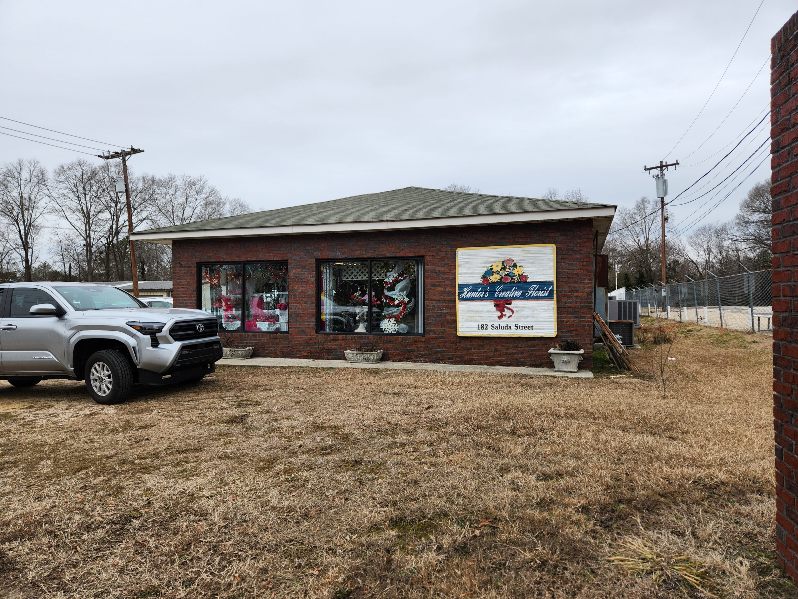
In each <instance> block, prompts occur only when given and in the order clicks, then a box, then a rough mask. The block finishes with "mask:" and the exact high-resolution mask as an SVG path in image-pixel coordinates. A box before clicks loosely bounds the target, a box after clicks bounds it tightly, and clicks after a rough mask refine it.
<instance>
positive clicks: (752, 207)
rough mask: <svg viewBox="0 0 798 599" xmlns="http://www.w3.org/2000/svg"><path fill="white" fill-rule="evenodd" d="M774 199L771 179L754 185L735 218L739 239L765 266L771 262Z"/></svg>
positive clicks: (736, 233)
mask: <svg viewBox="0 0 798 599" xmlns="http://www.w3.org/2000/svg"><path fill="white" fill-rule="evenodd" d="M772 216H773V199H772V198H771V197H770V179H768V180H767V181H762V182H761V183H757V184H756V185H754V186H753V187H752V188H751V189H750V190H749V191H748V195H747V196H746V197H745V199H744V200H743V201H742V202H741V203H740V212H739V213H738V214H737V218H736V219H735V225H736V232H735V235H736V237H737V239H739V240H740V242H742V243H743V244H744V245H745V246H746V249H748V251H749V252H750V253H751V254H753V255H754V256H756V257H757V259H758V260H757V261H758V262H761V263H762V264H763V265H764V266H767V265H768V264H769V263H770V241H771V217H772Z"/></svg>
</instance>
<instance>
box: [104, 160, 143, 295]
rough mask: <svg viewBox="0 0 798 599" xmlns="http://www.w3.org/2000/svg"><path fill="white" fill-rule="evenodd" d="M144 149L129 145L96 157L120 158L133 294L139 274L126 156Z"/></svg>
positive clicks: (137, 293)
mask: <svg viewBox="0 0 798 599" xmlns="http://www.w3.org/2000/svg"><path fill="white" fill-rule="evenodd" d="M143 151H144V150H139V149H137V148H134V147H133V146H130V149H129V150H119V151H118V152H106V153H105V154H99V155H98V156H97V158H102V159H103V160H114V159H116V158H121V159H122V177H123V178H124V180H125V205H126V207H127V238H128V241H129V242H130V275H131V280H132V282H133V295H134V296H135V297H138V296H139V275H138V270H137V269H138V266H137V265H136V245H135V243H134V242H133V206H132V205H131V203H130V180H129V179H128V176H127V158H128V156H133V155H134V154H141V153H142V152H143Z"/></svg>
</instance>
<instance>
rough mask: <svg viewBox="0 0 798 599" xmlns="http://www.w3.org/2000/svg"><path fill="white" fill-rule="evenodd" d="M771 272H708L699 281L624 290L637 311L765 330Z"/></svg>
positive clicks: (769, 317)
mask: <svg viewBox="0 0 798 599" xmlns="http://www.w3.org/2000/svg"><path fill="white" fill-rule="evenodd" d="M770 286H771V271H769V270H759V271H756V272H742V273H739V274H736V275H730V276H726V277H716V276H714V275H711V274H710V275H708V276H707V277H706V278H705V279H703V280H699V281H692V280H691V281H687V282H685V283H670V284H668V285H664V286H663V285H659V286H655V285H652V286H650V287H643V288H641V289H627V290H626V299H627V300H635V301H638V302H640V314H641V315H644V316H655V317H659V318H670V319H672V320H678V321H680V322H697V323H699V324H705V325H708V326H713V327H725V328H728V329H736V330H739V331H769V330H771V328H772V325H773V310H772V304H771V301H772V295H771V288H770Z"/></svg>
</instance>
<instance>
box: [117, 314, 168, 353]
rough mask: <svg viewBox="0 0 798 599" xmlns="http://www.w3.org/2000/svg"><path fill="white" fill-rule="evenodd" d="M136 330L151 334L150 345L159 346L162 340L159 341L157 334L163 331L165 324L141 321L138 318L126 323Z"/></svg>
mask: <svg viewBox="0 0 798 599" xmlns="http://www.w3.org/2000/svg"><path fill="white" fill-rule="evenodd" d="M125 324H126V325H127V326H129V327H130V328H131V329H133V330H134V331H137V332H139V333H141V334H142V335H149V336H150V345H152V347H158V346H159V345H160V342H159V341H158V337H156V335H157V334H158V333H160V332H161V331H163V327H164V324H165V323H163V322H139V321H137V320H132V321H130V322H126V323H125Z"/></svg>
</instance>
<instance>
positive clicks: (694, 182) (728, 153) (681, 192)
mask: <svg viewBox="0 0 798 599" xmlns="http://www.w3.org/2000/svg"><path fill="white" fill-rule="evenodd" d="M769 114H770V110H768V111H767V113H766V114H765V115H764V116H763V117H762V118H761V119H760V120H759V122H758V123H757V124H756V125H754V127H752V128H751V129H749V130H748V131H747V132H746V133H745V135H743V136H742V138H740V140H739V141H738V142H737V144H735V146H734V147H733V148H732V149H731V150H729V151H728V152H727V153H726V154H725V155H724V156H723V158H721V159H720V160H718V161H717V162H716V163H715V164H714V165H713V166H712V168H710V169H709V170H708V171H706V172H705V173H704V174H703V175H701V176H700V177H698V179H696V180H695V181H693V182H692V183H691V184H690V185H689V186H688V187H687V188H685V189H683V190H682V191H680V192H679V193H678V194H676V196H674V197H673V198H672V199H670V200H668V201H667V202H666V203H665V205H666V206H667V205H670V204H671V203H672V202H674V201H676V200H677V199H679V198H680V197H681V196H683V195H684V194H685V193H687V192H688V191H690V189H692V188H693V187H695V186H696V185H697V184H698V183H699V182H700V181H701V180H702V179H704V178H706V177H707V176H708V175H709V174H711V173H712V171H714V170H715V169H716V168H717V167H718V166H719V165H720V164H721V163H722V162H723V161H724V160H726V158H728V157H729V156H731V154H733V153H734V151H735V150H736V149H737V148H738V147H739V146H740V144H742V143H743V142H744V141H745V140H746V139H747V138H748V137H749V136H750V135H751V134H752V133H754V131H756V130H757V129H758V128H759V126H760V125H761V124H762V123H763V122H764V120H765V119H766V118H767V117H768V115H769ZM659 210H660V209H659V208H657V209H655V210H652V211H651V212H649V213H648V214H644V215H643V216H642V217H640V218H639V219H637V220H635V221H633V222H631V223H628V224H626V225H624V226H623V227H621V228H620V229H615V230H614V231H613V232H614V233H619V232H621V231H625V230H626V229H629V228H630V227H633V226H635V225H637V224H639V223H641V222H643V221H644V220H646V219H647V218H648V217H649V216H652V215H654V214H656V213H657V212H659Z"/></svg>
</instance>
